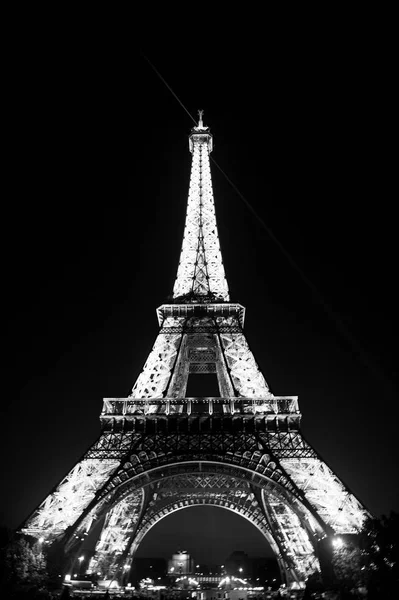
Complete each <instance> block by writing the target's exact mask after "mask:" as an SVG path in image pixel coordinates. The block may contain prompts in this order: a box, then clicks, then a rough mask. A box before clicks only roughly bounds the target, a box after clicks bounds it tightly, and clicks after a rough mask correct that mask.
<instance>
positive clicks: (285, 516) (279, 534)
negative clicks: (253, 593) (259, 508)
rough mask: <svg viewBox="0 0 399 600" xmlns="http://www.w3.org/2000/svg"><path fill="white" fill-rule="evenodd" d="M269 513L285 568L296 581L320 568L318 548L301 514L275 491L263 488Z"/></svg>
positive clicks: (302, 579)
mask: <svg viewBox="0 0 399 600" xmlns="http://www.w3.org/2000/svg"><path fill="white" fill-rule="evenodd" d="M262 499H263V502H264V506H265V510H266V514H267V515H268V518H269V522H270V524H271V526H272V529H273V534H274V537H275V538H276V540H277V542H278V545H279V547H280V549H281V551H282V552H283V553H284V559H285V563H286V570H287V572H288V573H289V575H290V578H291V579H293V580H294V581H305V580H306V578H307V577H308V576H309V575H310V574H312V573H314V572H315V571H319V570H320V564H319V561H318V559H317V557H316V555H315V549H314V547H313V545H312V543H311V541H310V539H309V535H308V533H307V531H306V529H305V528H304V526H303V524H302V523H301V521H300V519H299V517H298V515H297V514H296V513H295V512H294V510H293V508H292V506H290V505H289V503H288V502H283V501H282V500H281V497H279V496H278V495H277V494H275V493H274V492H271V491H268V492H267V493H266V492H265V491H262Z"/></svg>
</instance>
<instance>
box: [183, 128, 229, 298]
mask: <svg viewBox="0 0 399 600" xmlns="http://www.w3.org/2000/svg"><path fill="white" fill-rule="evenodd" d="M197 134H198V135H197ZM211 138H212V136H211V135H210V133H208V128H203V129H200V128H198V127H194V129H193V135H192V136H191V137H190V148H191V152H192V155H193V157H192V166H191V177H190V187H189V193H188V202H187V214H186V223H185V228H184V237H183V245H182V249H181V255H180V262H179V267H178V270H177V278H176V282H175V285H174V288H173V297H174V298H179V297H181V296H184V295H186V294H189V293H190V292H191V293H193V294H194V295H195V296H206V295H208V294H214V296H215V297H218V298H220V299H222V300H224V301H228V300H229V290H228V286H227V281H226V277H225V272H224V267H223V261H222V255H221V252H220V244H219V237H218V232H217V226H216V215H215V206H214V200H213V190H212V179H211V170H210V165H209V152H210V149H211Z"/></svg>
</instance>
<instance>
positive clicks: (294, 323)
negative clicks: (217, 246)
mask: <svg viewBox="0 0 399 600" xmlns="http://www.w3.org/2000/svg"><path fill="white" fill-rule="evenodd" d="M387 43H388V42H387ZM69 44H70V45H68V44H66V45H64V44H59V45H57V44H56V42H55V40H54V43H53V45H52V51H51V52H50V51H49V48H48V44H44V43H43V45H41V43H40V42H37V45H36V46H35V48H34V52H32V53H31V54H29V55H28V56H26V57H25V60H24V64H23V69H22V70H21V81H22V82H23V83H22V87H23V88H24V91H25V92H26V94H25V95H22V96H21V97H19V98H18V108H19V114H20V119H19V124H18V127H17V130H16V141H15V142H14V145H15V147H14V155H15V161H14V169H15V171H14V175H13V186H12V196H11V200H12V201H10V206H11V208H10V215H11V217H12V218H10V219H9V221H8V222H9V223H10V231H11V235H10V240H12V243H11V242H9V243H8V247H7V253H6V260H5V263H6V266H5V270H6V272H7V273H6V274H7V276H8V272H9V275H10V284H9V286H8V294H7V300H8V302H9V306H10V308H9V309H7V312H6V313H4V316H5V323H6V330H7V332H8V334H9V335H8V336H7V339H6V345H7V349H8V350H7V352H8V353H9V355H10V356H11V357H12V359H13V362H12V366H11V367H10V370H9V375H10V376H11V380H12V388H13V390H14V391H13V393H12V394H11V395H10V396H8V397H7V398H3V403H2V411H3V412H4V414H3V417H2V421H3V435H2V439H1V442H2V444H3V448H2V452H3V465H2V469H1V479H2V482H1V485H2V489H3V490H5V491H3V493H2V495H1V507H0V508H1V512H0V521H1V524H2V525H6V526H8V527H16V526H18V525H19V524H20V522H21V521H22V520H23V519H24V518H25V517H26V516H27V515H28V514H29V513H30V512H31V511H32V510H33V509H34V508H35V507H36V506H37V505H38V504H39V503H40V501H41V500H42V499H43V498H44V497H45V496H46V495H47V493H48V492H49V491H50V490H51V489H52V487H53V486H55V485H56V484H57V483H58V482H59V480H60V479H61V478H62V477H63V476H64V475H65V474H66V473H67V472H68V471H69V469H70V468H72V466H73V465H74V464H75V463H76V461H77V460H78V459H79V458H80V457H81V456H82V454H83V453H84V452H85V451H86V449H87V448H88V447H89V446H90V444H91V443H92V442H93V441H94V440H95V439H96V438H97V436H98V434H99V431H100V429H99V420H98V417H99V414H100V411H101V407H102V398H103V397H126V396H127V395H128V394H129V392H130V390H131V388H132V386H133V384H134V382H135V380H136V378H137V376H138V375H139V373H140V371H141V368H142V366H143V364H144V362H145V360H146V358H147V356H148V353H149V352H150V350H151V347H152V344H153V342H154V340H155V337H156V335H157V331H158V327H157V319H156V313H155V309H156V307H157V306H159V305H160V304H162V303H163V302H165V301H167V297H168V296H169V295H170V294H171V292H172V287H173V283H174V279H175V276H176V270H177V265H178V260H179V253H180V247H181V242H182V236H183V227H184V218H185V209H186V201H187V192H188V183H189V175H190V165H191V155H190V153H189V151H188V135H189V133H190V129H191V127H192V126H193V123H192V121H191V120H190V117H189V116H188V114H187V113H186V112H185V110H184V108H183V107H182V106H181V105H180V104H179V102H178V101H177V99H176V98H175V97H174V96H173V94H172V93H171V91H170V89H168V87H167V86H166V85H165V83H164V82H163V81H162V80H161V79H160V78H159V76H158V75H157V74H156V72H155V71H154V69H153V68H152V67H151V66H150V64H149V63H148V61H147V60H146V58H145V57H147V58H148V59H149V60H150V61H151V62H152V63H153V65H154V66H155V67H156V69H157V70H158V71H159V73H160V74H161V75H162V77H163V78H164V79H165V81H166V82H167V84H168V86H170V88H171V90H172V91H173V92H174V94H175V95H176V96H177V97H178V98H179V100H180V102H181V103H182V104H183V105H184V106H185V107H186V109H187V110H188V111H189V112H190V113H191V114H192V115H194V116H195V117H196V116H197V110H198V109H199V108H201V109H204V111H205V113H204V122H205V124H206V125H208V126H210V128H211V132H212V134H213V135H214V152H213V153H212V155H211V156H212V158H213V160H214V161H215V162H216V163H217V165H218V166H219V167H220V168H221V169H222V171H223V172H224V173H225V174H226V175H227V177H228V178H229V179H230V180H231V182H232V183H233V184H234V186H235V187H236V188H237V189H238V190H239V192H240V194H241V195H242V196H243V197H244V199H245V200H246V202H247V203H248V204H249V205H250V207H251V208H252V210H253V211H255V213H256V214H257V216H255V215H254V213H253V212H251V209H249V208H248V206H247V205H246V203H245V201H244V200H243V199H242V198H241V197H240V196H239V194H238V193H237V191H236V190H235V189H234V188H233V187H232V186H231V185H230V183H229V182H228V180H227V179H226V178H225V176H224V175H223V173H222V172H221V171H220V170H219V169H218V167H217V166H216V165H215V164H214V163H213V162H212V163H211V170H212V176H213V185H214V196H215V203H216V215H217V221H218V228H219V236H220V242H221V248H222V255H223V259H224V265H225V270H226V276H227V279H228V283H229V287H230V295H231V299H232V301H234V302H240V303H241V304H243V305H244V306H245V307H246V309H247V313H246V323H245V333H246V335H247V340H248V343H249V345H250V347H251V349H252V351H253V352H254V354H255V357H256V360H257V362H258V364H259V366H260V368H261V370H262V372H263V374H264V375H265V377H266V380H267V381H268V383H269V386H270V388H271V390H272V392H273V393H274V394H276V395H298V396H299V402H300V408H301V411H302V429H303V433H304V436H305V437H306V439H307V440H308V441H309V442H310V443H311V444H312V445H313V446H314V448H315V449H316V450H317V452H318V453H319V454H320V455H321V457H322V458H323V459H324V460H325V461H326V462H327V463H328V464H329V466H330V467H331V468H332V469H333V470H334V471H335V472H336V473H337V474H338V475H339V476H340V478H341V479H342V480H343V481H344V482H345V483H346V485H347V486H348V487H349V488H350V490H351V491H352V492H353V493H355V494H356V495H357V496H358V497H359V499H361V500H362V502H363V503H364V504H365V506H366V507H367V508H368V509H369V510H370V511H372V512H373V513H374V514H375V515H377V516H380V515H381V514H383V513H385V514H387V513H389V511H390V510H396V511H399V490H398V478H397V472H398V444H397V416H395V415H396V414H397V402H396V400H397V369H396V355H397V352H396V344H395V343H394V337H395V334H394V328H395V319H396V312H397V308H396V307H397V291H396V285H397V284H396V280H397V266H396V254H397V242H396V235H397V234H396V229H397V217H396V216H395V210H394V204H395V201H396V198H397V182H396V180H395V181H394V162H393V156H394V154H393V153H392V152H391V148H390V140H391V135H392V134H391V121H392V116H393V101H392V99H391V98H392V88H391V85H393V84H391V83H390V81H391V78H389V77H387V72H386V70H385V67H384V66H382V64H381V61H379V60H378V54H377V55H376V54H375V52H374V49H373V48H371V46H367V45H366V46H364V47H362V50H361V51H360V50H359V46H358V45H356V46H355V45H352V44H351V43H349V42H348V41H347V40H345V39H341V40H340V44H339V47H338V45H337V44H334V43H332V44H331V45H329V44H325V47H323V45H321V46H319V47H318V51H317V52H315V51H314V48H312V47H311V45H310V44H307V43H305V42H303V44H301V45H299V46H298V47H296V48H292V47H290V48H289V47H288V46H287V47H286V46H284V44H283V43H282V44H281V47H279V48H277V49H276V48H274V49H273V48H270V47H267V46H265V47H264V48H263V49H262V50H259V49H258V51H257V53H256V57H255V58H254V54H253V52H252V51H251V49H246V50H243V48H241V47H239V45H238V44H233V45H232V46H227V47H226V48H225V49H224V50H223V51H222V50H217V49H215V48H213V49H212V50H211V49H206V48H205V49H204V48H203V47H202V45H198V46H195V47H194V48H190V50H189V49H188V47H186V48H185V49H183V50H182V48H181V47H178V46H176V50H172V49H170V48H164V49H163V50H162V51H159V50H155V49H151V47H148V48H145V47H143V49H142V51H143V53H144V55H145V56H143V54H140V52H139V51H138V50H137V49H135V48H132V47H130V49H129V52H128V54H127V55H126V54H125V56H128V58H124V59H121V58H120V56H121V54H122V53H120V52H119V51H118V50H117V49H115V48H114V49H112V48H111V47H107V48H105V46H106V44H105V45H104V48H103V50H101V51H97V50H95V49H94V48H93V47H92V46H91V45H87V46H86V45H85V44H84V43H82V44H81V47H80V46H76V44H75V43H74V45H73V46H72V42H69ZM381 51H382V50H381ZM396 168H397V167H396V164H395V169H396ZM262 222H263V223H262ZM3 227H5V228H7V227H8V226H7V225H6V224H5V223H4V224H3ZM7 235H9V232H7ZM275 240H278V243H279V244H280V246H281V247H282V248H283V251H282V250H281V247H279V245H278V243H276V241H275ZM284 253H285V254H284ZM287 256H288V257H289V258H287ZM3 259H4V257H3ZM292 263H295V265H296V266H293V264H292ZM307 280H308V281H310V282H311V284H312V285H313V290H312V289H311V287H310V286H309V285H308V283H306V281H307ZM321 298H322V299H323V300H321ZM16 383H18V389H19V392H20V393H19V396H18V395H17V393H15V388H16V387H17V386H16ZM190 510H191V509H190ZM192 510H193V511H194V510H195V509H192ZM185 512H186V517H184V516H183V513H185ZM220 512H221V511H220V509H219V510H218V509H208V511H204V510H202V509H201V510H199V512H198V513H197V518H196V522H195V525H193V530H191V531H188V527H189V524H190V523H191V522H192V519H191V521H190V520H189V518H188V517H189V511H180V512H179V513H176V514H175V515H173V517H172V516H171V517H168V518H167V519H164V520H163V521H162V522H161V523H160V524H159V525H158V526H157V527H158V528H159V529H158V530H157V529H156V528H154V529H153V530H152V532H150V533H149V534H148V538H147V539H146V540H145V541H144V542H143V545H142V548H141V549H140V550H139V552H140V554H141V555H143V553H144V554H145V555H147V556H150V555H151V554H153V555H154V556H159V555H163V554H164V555H165V556H168V555H169V554H170V553H171V552H172V551H174V550H175V549H177V548H178V547H184V548H185V549H187V548H186V546H189V545H190V543H191V547H190V548H189V549H190V550H192V551H193V552H195V545H196V544H197V546H196V547H197V555H196V559H197V560H205V559H206V558H207V556H209V555H208V554H207V552H209V548H210V547H212V548H213V550H212V551H213V554H212V557H213V559H214V560H215V561H219V562H220V561H222V560H224V558H225V557H226V554H228V553H229V552H231V551H233V550H235V549H242V550H244V551H246V552H248V553H249V554H250V555H251V554H252V555H259V554H261V553H262V540H260V537H259V536H260V534H259V533H258V532H257V531H255V530H254V528H252V526H250V525H245V524H244V525H245V526H244V525H242V523H241V521H242V519H241V518H238V517H235V516H234V515H232V516H230V515H228V514H227V513H223V514H224V516H220V515H219V513H220ZM191 514H193V513H191ZM168 519H169V525H168ZM179 519H180V520H179ZM218 525H219V529H218ZM207 528H208V530H211V531H213V532H214V534H213V538H212V539H211V538H209V533H208V535H207V536H204V538H201V535H200V532H201V531H204V530H205V529H207ZM226 530H229V535H230V537H231V540H230V542H228V540H227V541H226V540H223V535H224V534H223V531H226ZM157 531H158V533H157ZM231 531H235V537H234V536H233V537H232V536H231ZM171 532H172V533H173V534H174V537H173V539H172V537H171V535H170V534H171ZM228 539H230V538H228ZM168 540H169V541H168ZM190 540H191V542H190ZM193 548H194V549H193Z"/></svg>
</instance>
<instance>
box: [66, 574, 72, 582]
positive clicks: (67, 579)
mask: <svg viewBox="0 0 399 600" xmlns="http://www.w3.org/2000/svg"><path fill="white" fill-rule="evenodd" d="M65 581H71V575H70V573H68V575H65Z"/></svg>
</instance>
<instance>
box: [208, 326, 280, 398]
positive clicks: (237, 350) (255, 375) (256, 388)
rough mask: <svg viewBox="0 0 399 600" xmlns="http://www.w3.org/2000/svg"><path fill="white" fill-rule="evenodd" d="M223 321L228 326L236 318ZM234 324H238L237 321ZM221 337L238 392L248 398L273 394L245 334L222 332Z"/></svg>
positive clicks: (267, 396)
mask: <svg viewBox="0 0 399 600" xmlns="http://www.w3.org/2000/svg"><path fill="white" fill-rule="evenodd" d="M223 321H224V322H223ZM223 321H222V323H221V325H224V326H226V325H228V324H229V321H234V319H233V318H232V319H224V320H223ZM234 325H237V322H236V323H234ZM220 339H221V342H222V345H223V349H224V354H225V357H226V361H227V364H228V367H229V369H230V375H231V379H232V381H233V385H234V387H235V389H236V390H237V392H238V394H239V395H240V396H246V397H248V398H251V397H256V396H257V397H264V398H265V399H267V398H269V397H270V396H271V392H270V390H269V386H268V385H267V383H266V380H265V378H264V376H263V375H262V373H261V371H260V369H259V367H258V365H257V363H256V361H255V357H254V355H253V354H252V352H251V350H250V349H249V346H248V343H247V340H246V339H245V336H244V334H243V333H221V334H220Z"/></svg>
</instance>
